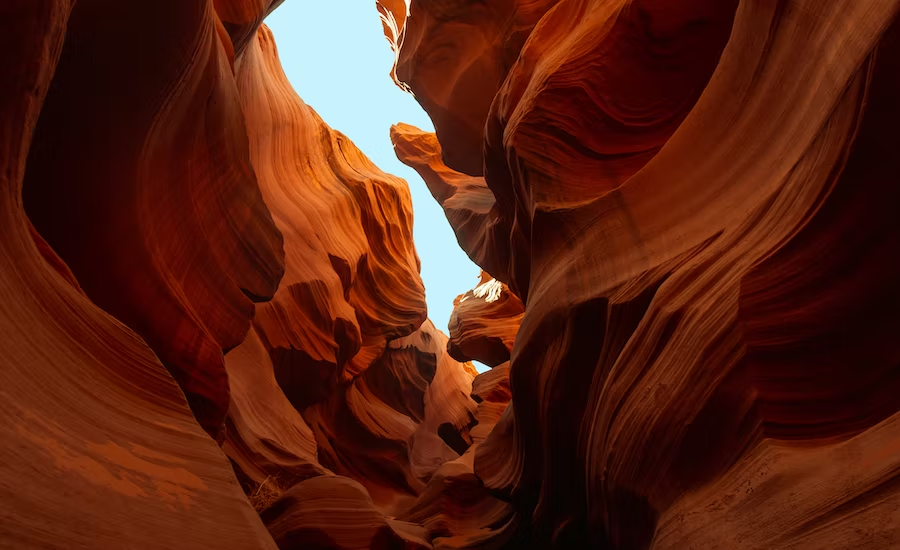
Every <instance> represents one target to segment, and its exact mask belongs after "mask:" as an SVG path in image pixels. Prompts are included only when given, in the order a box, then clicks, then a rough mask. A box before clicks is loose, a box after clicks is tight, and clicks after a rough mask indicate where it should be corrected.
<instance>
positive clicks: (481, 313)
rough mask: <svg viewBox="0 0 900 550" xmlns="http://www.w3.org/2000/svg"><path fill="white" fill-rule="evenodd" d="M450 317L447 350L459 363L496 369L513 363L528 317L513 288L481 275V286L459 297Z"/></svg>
mask: <svg viewBox="0 0 900 550" xmlns="http://www.w3.org/2000/svg"><path fill="white" fill-rule="evenodd" d="M454 306H455V307H454V308H453V313H451V314H450V327H449V328H450V343H449V346H448V348H447V350H448V351H449V352H450V355H451V356H452V357H453V358H454V359H457V360H459V361H472V360H475V361H480V362H482V363H484V364H485V365H487V366H489V367H496V366H497V365H499V364H501V363H506V362H508V361H509V354H510V352H511V351H512V349H513V344H514V343H515V341H516V333H517V332H519V325H520V324H521V323H522V316H523V315H524V314H525V306H524V305H522V301H521V300H519V298H518V297H517V296H516V295H514V294H513V293H512V292H510V291H509V288H508V287H507V286H506V285H504V284H503V283H501V282H500V281H498V280H497V279H494V278H493V277H491V276H490V275H489V274H488V273H486V272H484V271H482V272H481V281H480V282H479V284H478V286H476V287H475V288H473V289H472V290H470V291H469V292H466V293H465V294H462V295H460V296H457V298H456V301H455V302H454Z"/></svg>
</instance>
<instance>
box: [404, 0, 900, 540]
mask: <svg viewBox="0 0 900 550" xmlns="http://www.w3.org/2000/svg"><path fill="white" fill-rule="evenodd" d="M513 3H515V2H513ZM419 4H420V5H424V6H426V7H424V8H422V10H423V11H428V10H437V9H446V10H450V11H447V12H445V13H446V14H448V16H447V17H445V18H444V19H442V20H441V27H440V28H438V27H436V26H435V27H432V28H431V30H430V32H431V33H432V35H431V36H418V35H417V36H415V37H411V36H412V35H413V34H416V33H414V31H413V26H412V25H413V23H412V22H411V21H412V20H413V19H414V14H415V13H416V10H415V7H416V1H415V0H413V1H412V2H411V4H410V7H409V12H410V14H411V15H410V18H409V20H408V23H407V27H408V28H407V29H406V30H404V31H401V32H400V33H399V36H400V37H401V38H402V40H401V43H400V44H399V50H400V51H399V55H398V59H399V60H400V61H399V63H398V71H397V75H398V78H399V79H400V80H401V81H402V80H403V72H402V71H401V70H399V68H400V67H402V66H403V60H404V59H406V58H408V57H409V56H413V57H414V56H416V55H417V52H420V51H423V50H422V48H423V47H424V46H423V45H424V44H430V43H439V42H440V41H441V40H446V37H444V35H443V34H442V32H443V31H441V30H440V29H443V28H453V27H454V25H458V26H459V27H460V28H462V27H465V26H467V25H471V24H472V23H471V21H470V20H469V19H468V18H467V17H466V16H462V15H459V14H452V15H451V12H452V8H451V7H449V6H450V5H453V6H462V5H464V4H465V2H461V1H460V2H450V3H447V2H425V1H420V2H419ZM519 4H523V5H525V4H529V3H528V2H519ZM897 14H898V2H896V1H894V0H889V1H880V0H863V1H860V2H854V3H847V2H841V1H838V0H834V1H825V2H822V1H816V2H813V1H811V0H778V1H773V2H755V1H752V0H742V1H740V2H738V1H729V2H720V1H717V0H690V1H688V2H669V1H663V0H659V1H649V0H648V1H629V0H619V1H600V0H569V1H565V0H564V1H561V2H559V3H557V4H556V5H555V7H553V8H552V9H550V10H549V11H547V12H546V13H545V14H543V16H542V17H541V18H540V20H539V21H538V22H537V23H536V24H535V25H534V28H533V30H532V31H531V34H530V36H529V37H528V39H527V41H526V42H525V45H524V46H523V47H522V49H521V51H520V52H519V54H518V59H517V60H516V62H515V63H512V64H510V63H504V62H500V61H495V62H494V65H493V67H492V69H491V70H493V71H495V72H499V73H500V74H502V75H503V77H502V78H501V81H502V85H500V86H499V87H497V89H496V91H490V88H489V87H485V88H481V89H479V90H478V91H477V93H479V94H483V95H480V96H479V97H480V99H479V100H478V101H477V102H475V103H477V104H479V105H490V110H489V113H488V114H487V116H486V117H485V119H484V120H485V122H484V124H483V126H482V127H480V129H479V130H480V134H479V135H481V136H483V140H482V141H481V147H480V150H479V151H478V152H477V153H478V154H479V155H481V158H483V161H484V172H483V177H475V176H474V175H473V176H467V175H466V174H465V173H462V172H465V171H469V173H470V174H475V175H477V174H478V172H475V171H472V170H471V164H474V157H472V158H470V159H469V160H470V161H471V163H470V165H468V166H463V165H461V164H458V161H457V160H456V157H455V156H454V154H452V153H448V151H453V150H458V149H457V148H458V146H459V143H461V142H469V141H470V140H471V137H472V135H473V132H470V131H468V130H462V129H456V130H454V129H451V128H449V127H445V128H444V129H443V133H442V129H440V128H439V130H438V132H437V138H438V139H439V140H440V141H439V142H438V141H437V140H436V139H435V138H434V136H429V135H428V134H424V133H422V132H419V131H417V130H416V129H414V128H411V127H408V126H403V125H399V126H397V127H395V129H394V132H393V138H394V141H395V145H396V148H397V152H398V156H399V157H400V159H401V160H403V161H404V162H406V163H407V164H409V165H411V166H413V167H414V168H416V169H417V170H418V171H419V172H420V174H421V175H422V176H423V178H424V179H425V180H426V182H427V183H428V184H429V188H430V189H431V191H432V194H434V195H435V198H436V199H437V200H438V201H439V202H440V203H441V204H442V206H443V207H444V209H445V211H446V213H447V218H448V220H449V221H450V223H451V225H453V227H454V230H455V231H456V233H457V237H458V238H459V242H460V244H461V245H462V246H463V248H465V249H466V251H467V253H468V254H469V256H470V257H471V258H472V259H473V260H474V261H476V262H477V263H479V264H480V265H481V266H482V267H483V268H484V269H485V270H486V271H489V272H490V273H491V274H492V275H494V276H495V277H497V278H498V279H499V280H501V281H503V282H504V283H506V284H508V285H509V288H510V289H511V290H512V291H513V292H514V293H515V294H516V295H517V296H519V297H521V298H522V300H523V302H524V303H525V304H526V307H525V315H524V317H523V319H522V324H521V327H520V329H519V332H518V335H517V338H516V341H515V345H514V348H513V350H512V353H511V363H510V383H511V391H512V404H511V405H510V406H509V407H508V408H507V409H506V411H505V412H504V413H503V415H502V416H501V418H500V419H499V420H498V422H497V424H496V426H495V427H494V429H493V431H492V432H491V433H490V435H489V436H488V437H487V439H486V440H485V441H483V442H482V443H480V444H479V445H478V446H477V452H476V454H475V458H474V466H473V471H474V473H475V474H476V476H477V477H478V478H479V479H480V480H481V481H482V482H483V483H484V484H485V485H486V486H487V487H489V488H490V489H491V491H492V493H493V494H495V495H498V496H499V497H500V498H502V499H504V500H506V501H508V502H510V503H512V505H513V507H514V514H513V515H514V516H515V517H514V518H513V519H511V520H510V521H509V522H507V523H504V524H503V525H504V526H505V527H501V526H500V524H499V523H498V524H496V525H494V527H495V528H496V532H495V535H496V538H494V539H490V537H488V539H487V540H488V541H489V542H485V540H480V541H475V540H472V541H470V542H467V543H463V544H462V545H461V546H462V547H466V545H468V547H481V545H484V544H500V545H502V544H509V543H508V542H506V541H509V540H511V539H510V538H509V537H510V536H511V535H510V532H509V531H510V529H512V530H513V531H515V532H516V533H518V534H522V533H524V534H526V538H527V540H528V541H529V542H528V543H529V544H531V545H533V546H534V547H538V548H547V547H555V548H570V547H580V546H586V545H595V546H598V547H609V548H621V549H642V548H760V547H766V548H820V547H823V546H829V545H831V544H837V545H839V546H840V547H846V548H863V547H865V548H892V547H894V546H896V545H897V544H900V538H898V537H900V535H898V533H900V525H898V521H900V515H898V514H897V510H898V508H897V506H898V502H900V492H898V491H897V489H896V483H895V481H896V479H897V477H896V476H897V475H898V473H900V459H898V458H897V457H898V455H897V449H898V441H900V439H898V438H897V436H896V435H895V434H894V431H893V430H894V428H893V426H894V424H895V423H896V418H897V415H898V411H900V399H898V397H897V395H900V394H898V393H897V389H898V388H897V385H898V384H900V376H898V373H900V370H898V365H900V356H898V351H897V349H898V348H897V346H896V345H895V343H894V341H895V339H894V338H892V337H890V336H888V335H889V334H892V333H893V332H896V330H897V328H898V325H900V316H898V313H897V312H898V311H900V309H898V308H897V307H896V304H898V302H900V292H898V289H897V287H896V285H895V284H891V283H889V282H888V281H890V280H892V278H893V279H894V280H896V278H897V275H898V274H900V262H898V261H897V258H898V257H900V256H898V254H900V225H898V224H897V223H896V221H895V219H896V217H895V216H894V215H893V214H891V213H889V209H890V207H888V206H887V205H889V204H891V205H893V204H896V203H897V202H898V199H900V197H898V189H900V188H898V187H897V185H896V184H895V181H896V177H895V175H896V173H897V171H898V167H897V162H896V158H895V155H893V154H892V153H890V151H895V150H896V149H897V146H898V144H900V142H898V138H897V133H896V131H895V128H896V126H897V124H898V123H900V120H898V116H900V111H898V109H897V101H896V97H898V92H900V81H898V79H897V77H896V75H897V74H900V73H898V71H897V68H898V65H900V24H898V23H897ZM506 22H507V25H508V27H509V28H514V27H515V26H516V23H515V19H514V18H512V17H508V18H507V20H506ZM475 24H476V25H478V24H479V23H478V22H476V23H475ZM480 25H481V26H480V28H479V31H478V32H483V33H485V34H490V33H493V34H492V36H493V37H494V38H495V39H496V40H497V41H502V38H498V36H502V33H501V34H500V35H498V34H497V32H496V31H495V30H494V29H495V23H494V22H493V21H489V20H487V19H486V20H485V21H484V22H483V23H480ZM501 27H503V26H502V25H501ZM504 28H505V27H504ZM417 32H421V31H417ZM470 32H471V33H472V34H475V31H470ZM426 34H427V33H426ZM407 48H408V49H409V50H410V53H409V54H408V55H407V56H406V57H405V55H404V50H405V49H407ZM442 54H443V55H444V56H445V57H446V59H444V60H443V61H442V63H443V64H444V65H445V66H448V67H450V66H465V65H466V64H467V63H469V61H470V59H471V55H470V53H469V52H467V51H465V50H464V49H459V50H454V49H451V48H446V49H444V50H442ZM410 78H411V79H412V80H413V81H415V80H416V79H417V78H418V79H421V78H423V76H422V73H418V74H416V75H413V76H410ZM430 79H431V80H430V81H429V82H428V85H423V83H422V82H421V80H419V81H418V83H417V87H418V90H419V91H422V90H428V89H446V88H445V83H446V80H445V79H444V77H443V76H442V75H432V76H431V77H430ZM429 85H431V86H432V87H431V88H429ZM472 93H476V92H474V91H473V92H472ZM444 97H452V94H448V95H446V96H444ZM417 99H419V101H420V103H421V104H422V105H423V106H424V107H425V108H426V110H428V111H429V113H430V114H431V116H432V118H433V119H434V120H435V123H436V127H438V126H439V123H440V121H441V120H445V119H447V118H448V116H447V114H446V106H447V105H449V103H446V102H445V103H443V104H441V103H437V102H435V101H434V100H433V99H432V98H431V97H429V96H428V94H427V93H422V94H420V93H418V92H417ZM458 116H459V117H465V116H468V114H467V112H466V110H465V109H461V110H460V112H459V114H458ZM450 118H452V117H450ZM448 133H451V134H453V135H452V136H447V134H448ZM442 149H443V150H444V152H443V153H441V150H442ZM471 154H472V155H474V153H471ZM448 166H450V167H453V168H456V169H458V170H454V169H453V168H450V167H448ZM460 170H461V171H462V172H461V171H460ZM851 456H852V457H854V458H853V459H852V460H853V461H854V462H855V463H854V465H853V466H851V465H850V460H851V459H850V458H849V457H851ZM854 518H856V519H854ZM857 522H858V523H857ZM451 531H452V529H451ZM463 533H464V529H462V530H460V531H459V532H457V534H463Z"/></svg>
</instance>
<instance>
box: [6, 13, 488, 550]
mask: <svg viewBox="0 0 900 550" xmlns="http://www.w3.org/2000/svg"><path fill="white" fill-rule="evenodd" d="M277 4H278V2H231V1H216V2H212V1H197V2H175V3H172V2H163V3H155V4H152V5H150V4H146V5H144V4H142V5H131V4H122V3H115V2H106V1H103V0H85V1H79V2H77V3H74V4H73V3H70V2H54V1H49V0H48V1H45V0H42V1H40V2H13V3H12V4H10V5H9V6H4V7H3V8H0V21H2V24H3V28H4V36H6V37H7V42H8V47H7V46H4V48H2V50H3V51H2V53H0V70H2V73H3V75H4V81H8V82H11V83H12V84H11V85H10V86H7V87H6V88H4V90H3V91H2V93H0V110H2V114H3V116H2V117H0V120H2V121H3V122H2V125H0V128H2V133H0V138H2V139H0V143H2V144H3V153H2V158H0V161H2V163H3V166H4V169H3V175H2V178H3V179H2V180H0V181H2V188H3V190H4V191H3V193H5V196H6V199H4V200H3V201H2V202H0V208H3V209H4V212H5V214H4V215H3V216H2V220H0V223H3V224H5V225H4V229H3V235H4V239H3V242H2V244H0V247H2V255H0V257H2V259H3V262H2V269H0V287H2V288H5V295H6V296H7V299H5V300H3V306H2V309H0V325H2V327H3V331H2V333H0V346H2V349H3V353H4V358H5V359H4V363H3V367H2V371H0V376H2V379H3V384H2V386H3V390H2V391H3V392H4V400H3V403H4V404H3V406H2V414H3V419H4V421H3V426H4V428H3V434H4V435H3V442H4V443H3V447H2V450H0V453H2V456H3V465H2V467H0V490H2V492H3V495H4V497H3V504H2V505H0V513H2V517H3V521H2V527H0V541H2V542H0V545H9V546H12V547H17V548H20V547H21V548H30V547H40V548H69V547H72V546H90V547H103V548H106V547H109V548H118V547H122V546H128V547H142V548H143V547H146V548H153V547H160V548H194V547H204V548H206V547H213V546H216V547H219V546H221V547H225V548H232V547H234V548H273V547H275V543H277V544H278V545H279V546H280V547H282V548H309V547H311V546H314V545H317V544H318V545H326V546H327V545H331V546H329V547H338V548H370V547H376V548H379V547H396V546H397V545H400V546H403V547H415V548H420V547H421V548H427V547H430V543H429V542H428V541H427V540H426V532H425V529H424V527H422V526H420V525H418V524H416V523H412V522H404V521H401V520H396V519H394V518H393V516H395V515H397V514H398V513H400V512H401V511H403V510H405V509H406V507H407V506H408V505H409V504H410V503H412V502H413V501H414V500H415V499H416V498H418V496H419V494H420V493H421V492H422V491H423V490H424V488H425V486H426V484H427V483H428V482H429V481H430V479H431V477H432V475H433V474H434V472H435V471H436V470H437V469H438V468H439V467H440V465H441V464H442V463H444V462H446V461H450V460H455V459H457V458H458V457H459V456H460V454H462V453H465V452H466V450H467V449H468V448H469V447H470V446H471V443H472V436H471V435H470V428H471V427H472V426H473V425H474V416H475V412H476V408H477V404H476V402H475V401H474V400H473V399H472V398H471V396H470V392H471V387H472V381H473V378H474V376H475V374H476V373H475V371H474V369H472V367H471V365H470V364H468V363H464V362H463V363H460V362H458V361H456V360H454V359H452V358H451V357H450V356H449V355H448V353H447V337H446V336H445V335H443V334H442V333H441V332H440V331H438V330H436V329H435V328H434V326H433V325H432V324H431V322H430V321H427V320H426V310H425V301H424V288H423V286H422V282H421V279H420V277H419V260H418V257H417V256H416V253H415V249H414V246H413V242H412V210H411V203H410V197H409V191H408V188H407V186H406V183H405V182H404V181H402V180H400V179H398V178H394V177H393V176H390V175H387V174H384V173H383V172H381V171H380V170H378V169H377V168H376V167H375V166H374V165H373V164H372V163H371V162H370V161H369V160H368V159H367V158H366V157H365V156H364V155H363V154H362V153H361V152H360V151H359V150H358V149H357V148H356V147H355V146H354V145H353V144H352V143H351V142H350V141H349V140H348V139H347V138H346V137H344V136H343V135H341V134H339V133H338V132H335V131H333V130H331V129H330V128H328V127H327V126H326V125H325V124H324V122H322V121H321V119H320V118H319V117H318V116H317V115H316V114H315V112H314V111H313V110H312V109H311V108H309V107H308V106H306V105H305V104H303V102H302V101H301V100H300V99H299V98H297V97H296V95H295V94H294V92H293V90H292V89H291V88H290V86H289V84H288V83H287V80H286V78H285V76H284V74H283V72H282V71H281V68H280V65H279V63H278V59H277V55H276V52H275V46H274V42H273V40H272V36H271V33H270V32H269V31H268V29H265V28H262V29H260V28H259V23H260V21H261V20H262V19H263V17H264V16H265V15H266V14H267V13H268V12H269V11H271V9H273V8H274V7H275V6H277ZM133 21H141V25H139V26H137V27H135V26H134V25H130V24H128V23H127V22H133ZM7 23H9V24H7ZM133 27H134V28H133ZM23 195H24V201H23ZM23 203H24V207H25V208H24V209H23ZM26 209H27V214H28V217H26V212H25V210H26ZM98 306H99V307H98ZM101 308H102V309H101ZM111 315H113V316H115V319H114V318H113V317H112V316H111ZM132 330H134V332H132ZM145 342H146V343H145ZM189 406H190V408H189ZM204 429H205V430H206V433H204ZM209 436H212V437H213V438H215V439H216V440H218V441H219V442H221V443H222V444H223V446H222V448H221V449H220V448H218V447H217V445H216V441H215V440H214V439H211V438H210V437H209ZM223 451H224V453H223ZM226 455H227V458H226ZM229 459H230V461H231V465H230V466H229ZM242 485H243V488H244V490H245V491H246V492H247V493H248V494H247V495H245V494H243V493H242V491H241V486H242ZM263 489H265V490H264V491H263ZM248 497H249V500H248ZM251 501H252V506H251ZM254 507H255V508H256V511H254ZM257 511H263V520H264V521H265V525H264V523H263V522H261V521H260V518H259V516H258V514H257ZM266 527H268V530H269V532H270V533H271V535H270V534H269V533H266ZM273 537H274V541H275V542H274V543H273Z"/></svg>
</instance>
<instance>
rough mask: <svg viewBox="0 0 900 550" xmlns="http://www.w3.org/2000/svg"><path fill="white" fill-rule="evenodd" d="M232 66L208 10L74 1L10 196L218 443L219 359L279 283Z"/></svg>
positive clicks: (276, 249)
mask: <svg viewBox="0 0 900 550" xmlns="http://www.w3.org/2000/svg"><path fill="white" fill-rule="evenodd" d="M129 20H134V21H141V22H142V23H141V25H139V26H137V27H139V28H130V27H129V26H128V25H124V24H123V23H122V22H123V21H129ZM232 55H233V48H232V44H231V42H230V39H229V37H228V35H227V34H226V33H225V32H224V31H223V28H222V26H221V23H220V21H219V19H218V17H217V15H216V12H215V11H214V9H213V3H212V2H205V1H191V2H181V1H172V2H152V3H137V4H134V3H123V2H110V1H105V0H86V1H83V2H82V1H79V2H77V3H75V5H74V8H73V10H72V14H71V17H70V20H69V23H68V25H67V27H66V43H65V47H64V48H63V50H62V54H61V56H60V61H59V67H58V69H57V71H56V74H55V76H54V78H53V81H52V83H51V85H50V90H49V92H48V94H47V100H46V104H45V105H44V107H43V108H42V110H41V113H40V117H39V120H38V122H37V125H36V127H35V130H34V144H33V146H32V148H31V151H30V154H29V157H28V166H29V170H27V171H26V174H25V184H24V192H23V194H24V200H25V207H26V210H27V212H28V216H29V218H30V219H31V221H32V222H33V223H34V226H35V228H36V229H37V231H38V232H39V233H40V234H41V235H42V236H43V238H45V239H46V240H47V242H48V243H49V244H50V246H51V247H52V248H53V249H54V250H55V251H56V252H57V253H58V254H59V255H60V257H61V258H62V259H63V261H65V262H66V264H67V265H68V266H69V267H70V268H71V269H72V272H73V273H74V274H75V277H76V278H77V279H78V282H79V283H80V285H81V287H82V288H83V289H84V291H85V292H86V293H87V295H88V297H90V299H91V300H92V301H93V302H94V303H96V304H97V305H99V306H100V307H102V308H103V309H105V310H106V311H108V312H110V313H111V314H112V315H114V316H116V318H118V319H119V320H121V321H122V322H124V323H125V324H127V325H128V326H129V327H131V328H133V329H134V330H135V331H136V332H137V333H138V334H140V335H141V337H142V338H144V339H145V340H146V341H147V343H148V344H149V345H150V346H151V348H153V350H154V352H156V354H157V355H158V356H159V358H160V360H161V361H162V362H163V364H164V365H166V367H167V368H168V369H169V372H171V373H172V375H173V376H174V377H175V379H176V381H177V382H178V383H179V385H180V386H181V388H182V389H183V390H184V392H185V394H186V396H187V398H188V402H189V403H190V404H191V409H192V410H193V412H194V415H195V416H196V417H197V419H198V421H199V422H200V424H201V425H202V426H203V427H204V428H205V429H206V430H207V432H209V433H210V435H212V436H213V437H215V438H217V439H218V440H220V441H221V439H222V437H223V434H222V426H223V422H224V419H225V413H226V411H227V408H228V380H227V375H226V373H225V367H224V364H223V360H222V351H223V350H228V349H231V348H233V347H235V346H237V345H238V344H240V343H241V342H242V341H243V340H244V338H245V336H246V334H247V330H248V329H249V326H250V319H251V317H252V316H253V312H254V304H253V302H254V301H260V300H266V299H269V298H271V297H272V295H273V293H274V292H275V288H276V286H277V284H278V281H279V279H280V278H281V276H282V273H283V270H284V253H283V250H282V237H281V235H280V233H279V232H278V229H277V228H276V226H275V224H274V223H273V221H272V218H271V215H270V214H269V211H268V209H267V208H266V204H265V203H264V202H263V198H262V195H261V193H260V190H259V187H258V185H257V180H256V175H255V173H254V171H253V167H252V165H251V163H250V154H249V148H248V143H247V131H246V129H245V127H244V118H243V115H242V113H241V104H240V101H239V99H238V95H237V86H236V84H235V79H234V76H233V74H232V68H231V63H232V61H233V57H232Z"/></svg>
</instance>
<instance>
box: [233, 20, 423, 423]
mask: <svg viewBox="0 0 900 550" xmlns="http://www.w3.org/2000/svg"><path fill="white" fill-rule="evenodd" d="M237 80H238V88H239V90H240V96H241V104H242V106H243V111H244V114H245V116H246V119H247V132H248V135H249V137H250V152H251V157H252V161H253V166H254V168H255V169H256V174H257V176H258V178H259V183H260V188H261V189H262V193H263V196H264V198H265V201H266V203H267V204H268V205H269V208H270V210H271V211H272V216H273V218H274V219H275V223H276V225H277V226H278V228H279V229H280V230H281V232H282V233H283V234H284V237H285V257H286V261H285V263H286V267H285V271H286V272H285V276H284V278H283V280H282V281H281V284H280V286H279V287H278V290H277V292H276V293H275V296H274V298H273V300H272V301H270V302H268V303H265V304H261V305H259V306H258V307H257V308H256V317H255V319H254V326H255V327H256V329H257V332H258V333H259V336H260V338H261V339H262V341H263V343H264V344H265V346H266V348H267V349H269V350H270V355H271V356H272V359H273V362H274V367H275V377H276V379H277V380H278V383H279V384H280V385H281V387H282V388H283V389H284V392H285V394H286V395H287V396H288V398H289V399H290V400H291V403H293V404H294V406H295V407H296V408H297V409H298V410H301V411H302V410H304V409H306V408H307V407H309V406H310V405H313V404H315V403H318V402H320V401H322V400H324V399H326V398H327V397H328V396H329V395H331V393H332V392H333V391H334V389H335V388H336V387H337V385H338V384H339V383H347V382H350V381H352V380H353V379H354V378H355V377H357V376H358V375H359V374H360V373H362V372H363V371H364V370H365V369H366V368H368V367H369V365H371V364H372V362H373V361H374V360H376V359H377V358H378V357H379V356H380V355H381V352H382V351H383V350H384V348H385V346H386V343H387V342H388V341H389V340H393V339H396V338H401V337H404V336H407V335H409V334H410V333H412V332H413V331H415V330H416V329H417V328H418V327H419V326H420V325H421V324H422V323H423V322H424V320H425V317H426V309H425V289H424V286H423V285H422V280H421V278H420V277H419V259H418V256H417V255H416V252H415V248H414V246H413V240H412V205H411V199H410V195H409V188H408V186H407V184H406V182H404V181H403V180H401V179H399V178H395V177H393V176H390V175H388V174H385V173H384V172H382V171H380V170H379V169H378V168H376V167H375V166H374V165H373V164H372V163H371V162H370V161H369V159H367V158H366V157H365V156H364V155H363V154H362V153H361V152H360V151H359V149H357V148H356V147H355V146H354V145H353V143H352V142H350V140H348V139H347V138H346V137H345V136H343V135H342V134H340V133H339V132H336V131H334V130H332V129H331V128H329V127H328V126H327V125H326V124H325V123H324V122H323V121H322V120H321V118H319V116H318V115H317V114H316V113H315V111H313V110H312V109H311V108H310V107H309V106H307V105H306V104H305V103H303V101H302V100H301V99H300V98H299V97H298V96H297V95H296V93H295V92H294V90H293V88H291V85H290V83H289V82H288V80H287V77H286V76H285V75H284V72H283V71H282V69H281V65H280V62H279V61H278V57H277V54H276V51H275V43H274V41H273V39H272V35H271V32H270V31H269V30H268V29H267V28H265V27H263V29H262V30H261V31H260V33H259V34H258V37H257V39H255V40H254V41H253V42H252V43H251V44H250V45H249V46H248V48H247V50H246V52H245V53H244V55H243V56H242V57H241V58H240V59H239V61H238V64H237ZM324 228H327V230H325V229H324Z"/></svg>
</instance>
